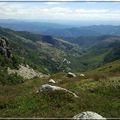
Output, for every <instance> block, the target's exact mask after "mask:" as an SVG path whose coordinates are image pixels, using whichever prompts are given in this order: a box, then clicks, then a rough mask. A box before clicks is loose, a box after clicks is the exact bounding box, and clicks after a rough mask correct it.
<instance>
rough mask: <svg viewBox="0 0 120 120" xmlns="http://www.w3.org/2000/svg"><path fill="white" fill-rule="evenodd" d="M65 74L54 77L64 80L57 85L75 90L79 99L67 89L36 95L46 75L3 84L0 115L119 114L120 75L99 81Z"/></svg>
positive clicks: (0, 97) (45, 81)
mask: <svg viewBox="0 0 120 120" xmlns="http://www.w3.org/2000/svg"><path fill="white" fill-rule="evenodd" d="M62 75H63V74H61V73H60V74H56V75H53V76H52V78H53V79H54V80H56V81H57V80H58V79H61V80H62V81H64V82H63V83H62V84H61V83H59V82H58V83H57V85H58V86H61V87H63V88H66V89H68V90H70V91H72V92H75V93H76V94H77V95H78V96H79V98H74V97H73V96H71V95H70V94H67V93H65V92H48V93H39V94H36V91H37V90H38V89H39V87H40V86H41V85H42V84H45V83H47V82H48V79H47V78H46V79H45V78H41V79H39V78H35V79H33V80H28V81H25V82H24V83H23V84H18V85H14V86H10V85H5V86H2V85H0V117H39V118H40V117H44V118H48V117H50V118H53V117H54V118H63V117H64V118H72V117H73V116H74V115H76V114H78V113H80V112H84V111H94V112H97V113H99V114H100V115H102V116H104V117H106V118H110V117H119V115H120V102H119V99H120V98H119V90H120V89H119V84H118V83H119V82H120V80H119V78H120V77H112V78H109V79H106V80H105V79H104V80H102V79H101V80H98V81H96V80H94V79H92V78H91V79H90V78H87V79H83V78H80V77H76V78H72V79H69V78H68V77H65V76H66V74H64V77H63V76H62Z"/></svg>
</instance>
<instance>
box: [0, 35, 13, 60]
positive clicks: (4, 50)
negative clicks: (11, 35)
mask: <svg viewBox="0 0 120 120" xmlns="http://www.w3.org/2000/svg"><path fill="white" fill-rule="evenodd" d="M0 53H1V54H3V55H4V56H5V58H7V59H8V58H11V57H12V54H11V50H10V48H9V42H8V39H7V38H6V37H1V38H0Z"/></svg>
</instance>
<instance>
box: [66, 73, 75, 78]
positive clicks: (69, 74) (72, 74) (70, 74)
mask: <svg viewBox="0 0 120 120" xmlns="http://www.w3.org/2000/svg"><path fill="white" fill-rule="evenodd" d="M67 76H68V77H76V75H75V74H74V73H72V72H68V74H67Z"/></svg>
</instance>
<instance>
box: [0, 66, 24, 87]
mask: <svg viewBox="0 0 120 120" xmlns="http://www.w3.org/2000/svg"><path fill="white" fill-rule="evenodd" d="M23 82H24V80H23V78H22V77H20V76H18V75H17V74H11V75H8V73H7V70H6V69H4V68H1V71H0V84H2V85H15V84H20V83H23Z"/></svg>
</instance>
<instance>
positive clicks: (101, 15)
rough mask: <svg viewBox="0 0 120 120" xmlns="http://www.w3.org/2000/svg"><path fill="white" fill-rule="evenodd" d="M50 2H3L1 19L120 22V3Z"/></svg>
mask: <svg viewBox="0 0 120 120" xmlns="http://www.w3.org/2000/svg"><path fill="white" fill-rule="evenodd" d="M7 1H9V0H7ZM21 1H22V0H21ZM26 1H27V0H26ZM49 1H50V0H47V1H46V2H3V1H2V2H0V19H18V20H33V21H66V22H67V21H74V22H75V21H93V22H94V21H101V22H102V21H104V22H105V21H107V22H108V21H113V22H119V21H120V2H49ZM52 1H53V0H52ZM62 1H63V0H62ZM66 1H67V0H66ZM69 1H70V0H69ZM72 1H74V0H72ZM86 1H89V0H86ZM118 1H119V0H118Z"/></svg>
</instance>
